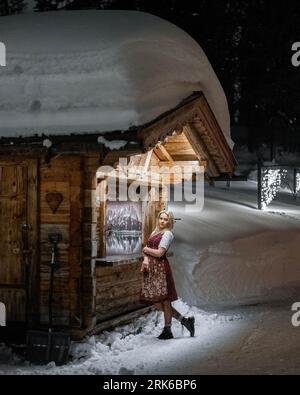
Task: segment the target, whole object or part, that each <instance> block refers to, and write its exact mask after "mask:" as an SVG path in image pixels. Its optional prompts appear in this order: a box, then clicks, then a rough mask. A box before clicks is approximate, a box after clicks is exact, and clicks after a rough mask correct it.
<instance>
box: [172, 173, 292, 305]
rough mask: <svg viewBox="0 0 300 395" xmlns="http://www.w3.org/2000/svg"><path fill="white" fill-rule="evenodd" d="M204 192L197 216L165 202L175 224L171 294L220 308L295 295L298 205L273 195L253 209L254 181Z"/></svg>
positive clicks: (287, 198)
mask: <svg viewBox="0 0 300 395" xmlns="http://www.w3.org/2000/svg"><path fill="white" fill-rule="evenodd" d="M224 185H225V184H224V183H218V184H217V187H216V188H209V187H207V188H206V196H205V207H204V210H203V211H201V212H198V213H197V212H193V214H192V215H191V214H189V213H185V212H184V210H182V205H181V204H175V203H172V204H170V207H169V208H170V209H172V210H173V211H174V213H175V217H177V218H181V219H182V220H181V221H178V222H177V223H176V226H175V229H174V233H175V243H174V247H173V250H174V257H173V258H170V261H171V262H172V265H173V269H174V275H175V280H176V284H177V290H178V293H179V294H180V296H181V297H182V298H183V299H184V300H185V301H186V302H187V303H190V304H191V305H195V306H198V307H202V308H222V307H224V306H236V305H243V304H252V303H265V302H268V301H272V300H283V299H288V298H291V297H294V296H297V295H299V292H300V265H299V254H300V247H299V246H300V210H299V206H300V202H299V201H297V202H295V201H294V200H293V198H292V196H291V194H288V193H283V192H282V193H281V194H279V196H278V198H277V200H275V201H274V202H273V203H272V204H271V205H270V206H269V209H268V210H266V211H264V212H261V211H258V210H256V199H257V191H256V188H257V183H254V182H250V181H249V182H245V183H232V187H231V188H230V189H228V188H224Z"/></svg>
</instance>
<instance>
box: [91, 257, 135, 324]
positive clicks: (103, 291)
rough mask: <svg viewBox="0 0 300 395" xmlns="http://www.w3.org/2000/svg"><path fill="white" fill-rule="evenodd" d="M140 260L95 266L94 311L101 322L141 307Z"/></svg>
mask: <svg viewBox="0 0 300 395" xmlns="http://www.w3.org/2000/svg"><path fill="white" fill-rule="evenodd" d="M140 266H141V261H140V259H137V260H135V261H131V262H130V263H122V262H120V263H119V264H118V265H116V266H112V267H103V266H97V268H96V278H97V283H96V285H97V294H96V311H97V322H102V321H105V320H108V319H110V318H114V317H117V316H118V315H121V314H125V313H127V312H130V311H133V310H135V309H137V308H139V307H141V306H142V305H141V303H140V301H139V295H140V288H141V273H140Z"/></svg>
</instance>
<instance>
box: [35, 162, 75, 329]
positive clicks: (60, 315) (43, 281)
mask: <svg viewBox="0 0 300 395" xmlns="http://www.w3.org/2000/svg"><path fill="white" fill-rule="evenodd" d="M82 183H83V174H82V159H81V157H80V156H75V155H73V156H72V155H60V156H58V157H56V158H54V159H52V160H51V162H50V163H45V162H43V163H41V166H40V190H39V193H40V238H41V241H40V301H41V303H40V319H41V323H42V324H46V323H48V305H49V298H48V292H49V280H50V266H49V263H50V262H51V244H50V242H49V240H48V236H49V234H50V233H60V234H61V235H62V240H61V242H60V243H59V257H58V260H59V264H60V267H59V268H58V269H56V270H55V277H54V293H53V322H54V325H63V326H70V327H80V326H81V296H80V295H81V286H82V284H81V261H82V231H81V223H82V212H83V207H82V206H83V202H82V201H83V199H82ZM48 193H60V194H62V196H63V201H62V203H61V205H60V206H59V208H58V210H57V212H56V213H53V212H52V210H51V208H50V207H49V204H48V202H47V200H46V196H47V194H48Z"/></svg>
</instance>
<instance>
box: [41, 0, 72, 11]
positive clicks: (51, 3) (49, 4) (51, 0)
mask: <svg viewBox="0 0 300 395" xmlns="http://www.w3.org/2000/svg"><path fill="white" fill-rule="evenodd" d="M72 2H73V0H35V8H34V9H35V11H38V12H46V11H59V10H63V9H66V8H67V7H68V6H69V4H72Z"/></svg>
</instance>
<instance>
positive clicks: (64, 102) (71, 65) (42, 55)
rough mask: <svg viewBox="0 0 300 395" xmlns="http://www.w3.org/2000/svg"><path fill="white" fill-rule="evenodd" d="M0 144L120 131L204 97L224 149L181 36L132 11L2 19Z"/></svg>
mask: <svg viewBox="0 0 300 395" xmlns="http://www.w3.org/2000/svg"><path fill="white" fill-rule="evenodd" d="M0 37H1V41H3V42H4V43H5V45H6V48H7V66H6V67H1V68H0V85H1V91H0V119H1V124H0V136H17V135H29V134H35V133H37V134H41V133H45V134H66V133H70V132H73V133H83V132H97V131H102V132H106V131H107V132H108V131H112V130H117V129H119V130H127V129H128V128H129V127H131V126H139V125H143V124H145V123H146V122H149V121H151V120H153V119H155V118H156V117H157V116H159V115H160V114H162V113H164V112H165V111H168V110H170V109H172V108H174V107H175V106H177V105H178V104H179V103H180V102H181V101H182V100H183V99H185V98H186V97H188V96H189V95H191V94H192V93H193V92H194V91H201V90H202V91H203V92H204V93H205V96H206V98H207V100H208V102H209V104H210V106H211V107H212V109H213V111H214V113H215V115H216V118H217V120H218V122H219V124H220V126H221V128H222V130H223V132H224V135H225V137H226V138H227V140H228V143H229V144H230V146H231V147H232V145H233V143H232V141H231V138H230V118H229V111H228V106H227V101H226V97H225V94H224V92H223V89H222V87H221V85H220V83H219V81H218V79H217V77H216V75H215V73H214V71H213V69H212V67H211V65H210V63H209V61H208V59H207V58H206V56H205V54H204V52H203V51H202V49H201V48H200V47H199V45H198V44H197V43H196V42H195V41H194V40H193V39H192V38H191V37H190V36H189V35H188V34H186V33H185V32H184V31H182V30H181V29H179V28H178V27H176V26H174V25H173V24H171V23H169V22H167V21H165V20H163V19H160V18H158V17H156V16H153V15H150V14H145V13H142V12H136V11H94V10H93V11H60V12H50V13H36V14H26V15H17V16H8V17H2V18H1V25H0Z"/></svg>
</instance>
